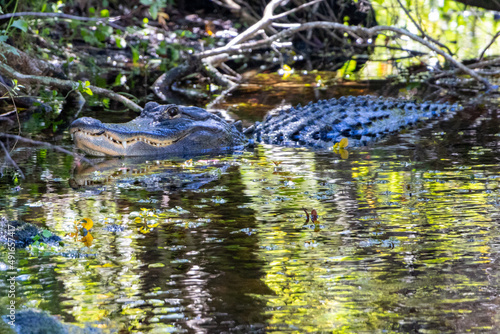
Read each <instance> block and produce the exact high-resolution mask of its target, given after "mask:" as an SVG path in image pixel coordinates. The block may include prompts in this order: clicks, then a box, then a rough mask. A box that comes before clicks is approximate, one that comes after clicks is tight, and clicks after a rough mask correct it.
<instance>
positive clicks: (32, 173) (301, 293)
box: [0, 109, 500, 333]
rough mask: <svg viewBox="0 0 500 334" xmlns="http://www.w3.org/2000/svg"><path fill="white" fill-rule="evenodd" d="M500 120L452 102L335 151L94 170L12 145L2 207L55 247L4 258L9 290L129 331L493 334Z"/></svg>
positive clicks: (64, 313) (265, 149) (108, 165)
mask: <svg viewBox="0 0 500 334" xmlns="http://www.w3.org/2000/svg"><path fill="white" fill-rule="evenodd" d="M498 124H499V123H498V119H497V117H496V113H495V112H493V111H488V110H476V109H473V110H464V112H462V113H461V114H460V115H458V116H457V117H455V118H453V119H451V120H449V121H444V122H441V123H439V124H435V125H434V127H433V128H432V129H420V130H419V131H417V132H415V131H414V132H409V133H406V134H401V135H400V136H398V137H395V138H392V139H390V140H388V141H386V142H384V143H381V144H377V145H375V146H373V147H369V148H361V149H349V156H348V158H347V159H342V158H341V157H340V155H338V154H335V153H334V152H331V151H330V152H313V151H309V150H307V149H292V148H281V147H272V146H258V147H256V148H254V149H253V150H248V151H244V152H236V153H234V154H232V155H226V156H216V157H196V158H193V159H192V160H187V159H177V160H170V161H158V162H157V161H148V162H146V161H140V160H131V159H123V160H108V161H104V162H98V164H97V166H95V167H94V168H91V167H86V166H85V165H84V164H80V163H77V162H75V161H74V160H73V158H72V157H69V156H67V155H64V154H61V153H57V152H53V151H47V150H39V149H31V148H20V149H18V150H17V151H16V152H14V153H13V157H14V158H15V159H16V161H17V162H18V164H19V166H20V167H21V168H22V169H23V171H24V172H25V174H26V177H27V178H26V180H24V181H22V182H21V183H20V185H19V186H18V187H16V185H15V184H14V183H13V181H12V180H11V179H10V178H9V176H8V175H7V176H4V177H3V178H2V179H1V180H2V183H1V184H0V215H3V216H7V217H8V218H10V219H20V220H25V221H28V222H32V223H36V224H38V225H39V226H41V227H44V228H48V229H50V230H51V231H53V232H55V233H57V234H58V235H60V236H63V239H64V242H65V246H64V247H63V248H52V249H40V248H32V249H31V250H30V251H22V250H20V251H17V252H16V254H15V256H16V267H17V283H18V284H17V288H18V290H17V294H16V301H17V303H18V306H21V305H22V306H23V307H36V308H39V309H44V310H48V311H50V312H51V313H52V314H57V315H60V316H61V319H62V320H64V321H65V322H70V323H80V324H81V323H90V324H93V325H94V326H98V327H100V328H102V329H104V330H108V329H122V330H123V332H132V333H148V332H150V333H169V332H189V333H194V332H199V333H221V332H241V333H251V332H255V333H259V332H276V333H278V332H286V333H307V332H324V333H332V332H333V333H343V332H346V333H362V332H366V333H368V332H369V333H377V332H384V333H385V332H388V333H446V332H448V333H457V332H460V333H463V332H467V331H470V332H476V333H478V332H481V333H486V332H489V333H497V332H499V331H500V317H499V313H498V308H499V299H498V295H499V286H500V285H499V283H500V269H499V267H498V261H499V258H500V231H499V229H500V227H499V223H500V190H499V182H500V166H499V160H500V158H499V157H500V148H499V142H500V138H499V127H498ZM65 143H67V144H68V146H69V141H66V142H65ZM303 208H304V209H305V210H306V211H307V212H308V214H309V215H310V213H311V211H312V210H313V209H314V210H316V212H317V214H318V217H317V218H315V219H313V220H314V221H312V220H311V217H309V219H307V217H306V213H305V212H304V209H303ZM82 218H90V219H92V221H93V227H92V228H91V229H90V233H91V235H92V237H93V239H92V240H90V239H89V238H88V237H86V238H84V237H83V236H82V234H81V233H80V232H78V230H75V224H76V225H78V224H77V223H78V222H79V221H80V220H81V219H82ZM79 226H81V224H80V225H79ZM77 227H78V226H77ZM78 228H80V229H81V227H78ZM75 231H76V232H78V233H75ZM88 246H90V247H88ZM6 254H7V253H6V252H5V251H3V252H2V255H1V261H2V263H7V258H6V256H7V255H6ZM0 276H2V277H1V280H0V282H1V283H0V291H1V292H0V298H1V300H2V304H4V305H7V303H8V299H7V297H6V295H7V293H6V291H7V283H6V282H7V281H6V278H7V277H8V274H7V271H6V270H5V266H4V265H2V271H1V272H0Z"/></svg>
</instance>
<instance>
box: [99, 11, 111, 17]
mask: <svg viewBox="0 0 500 334" xmlns="http://www.w3.org/2000/svg"><path fill="white" fill-rule="evenodd" d="M101 17H109V10H107V9H103V10H101Z"/></svg>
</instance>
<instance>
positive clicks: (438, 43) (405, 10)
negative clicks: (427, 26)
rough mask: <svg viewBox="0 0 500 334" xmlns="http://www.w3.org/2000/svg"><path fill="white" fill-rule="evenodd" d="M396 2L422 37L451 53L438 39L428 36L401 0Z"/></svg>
mask: <svg viewBox="0 0 500 334" xmlns="http://www.w3.org/2000/svg"><path fill="white" fill-rule="evenodd" d="M397 1H398V3H399V6H401V8H402V9H403V10H404V12H405V13H406V16H408V18H409V19H410V20H411V22H413V24H414V25H415V27H417V29H418V30H419V31H420V33H421V34H422V36H423V37H425V38H428V39H429V40H431V41H432V42H433V43H436V44H437V45H439V46H440V47H442V48H443V49H446V51H448V53H449V54H450V55H451V54H453V52H451V50H450V49H449V48H448V47H447V46H446V45H444V44H442V43H441V42H439V41H438V40H436V39H434V38H432V37H430V36H429V35H427V34H426V33H425V31H424V29H422V27H421V26H420V25H419V24H418V23H417V21H415V19H414V18H413V16H411V14H410V12H409V11H408V9H406V7H405V6H403V4H402V3H401V0H397Z"/></svg>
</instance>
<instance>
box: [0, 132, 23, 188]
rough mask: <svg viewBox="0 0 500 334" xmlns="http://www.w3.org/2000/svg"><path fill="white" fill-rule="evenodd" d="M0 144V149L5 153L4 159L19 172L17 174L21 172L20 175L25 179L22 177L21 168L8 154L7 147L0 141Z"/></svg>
mask: <svg viewBox="0 0 500 334" xmlns="http://www.w3.org/2000/svg"><path fill="white" fill-rule="evenodd" d="M0 146H1V147H2V150H3V152H4V153H5V159H6V160H7V161H8V162H9V163H10V164H11V165H12V166H14V168H15V169H17V171H18V172H19V174H21V177H22V178H23V179H25V177H24V173H23V171H22V170H21V168H19V166H18V165H17V164H16V162H15V161H14V160H13V159H12V157H11V156H10V153H9V151H7V149H6V148H5V145H4V144H3V143H2V142H1V141H0Z"/></svg>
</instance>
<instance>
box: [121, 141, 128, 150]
mask: <svg viewBox="0 0 500 334" xmlns="http://www.w3.org/2000/svg"><path fill="white" fill-rule="evenodd" d="M122 145H123V148H127V141H126V140H124V141H122Z"/></svg>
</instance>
